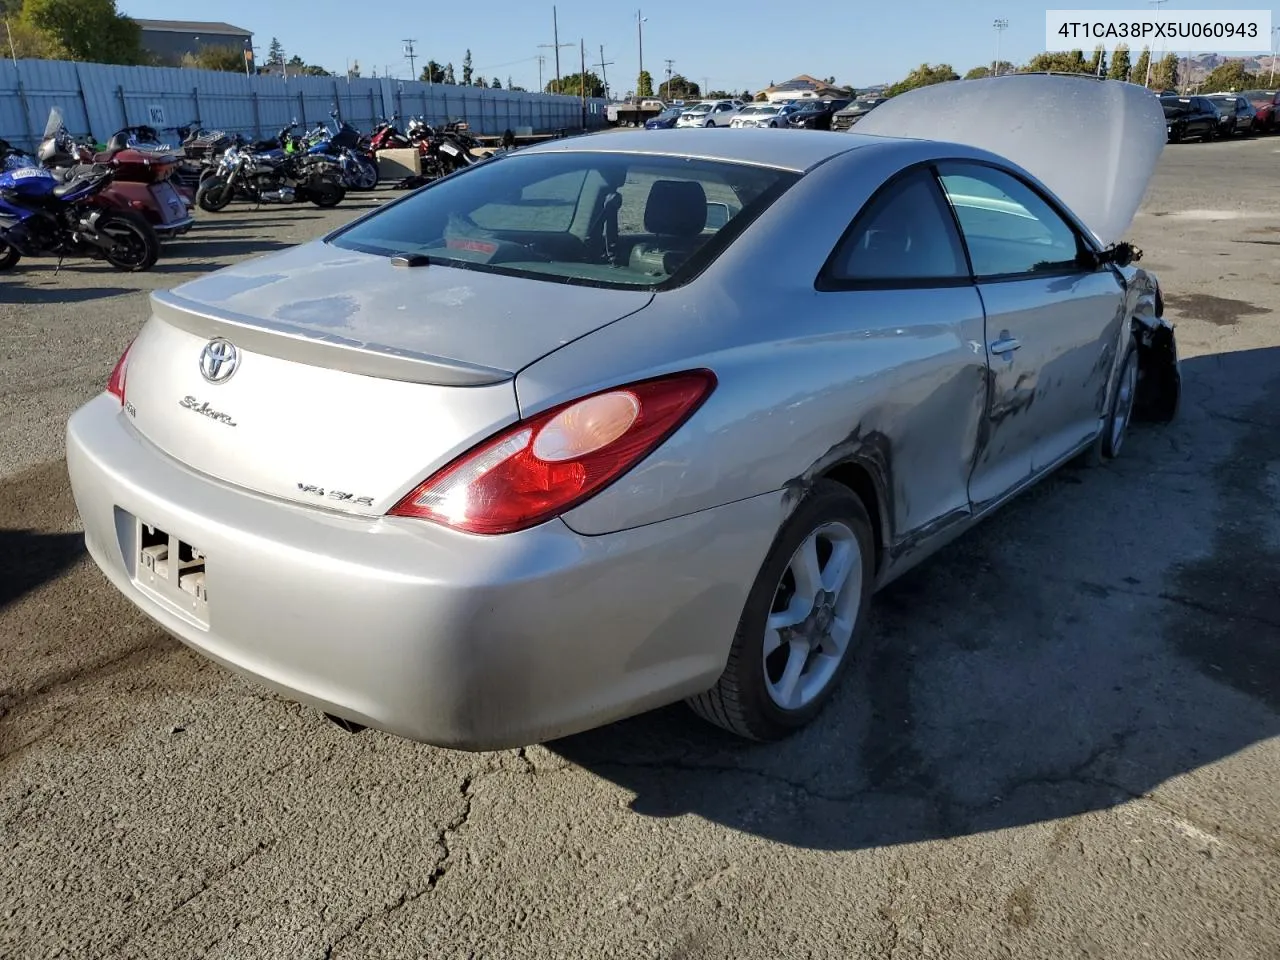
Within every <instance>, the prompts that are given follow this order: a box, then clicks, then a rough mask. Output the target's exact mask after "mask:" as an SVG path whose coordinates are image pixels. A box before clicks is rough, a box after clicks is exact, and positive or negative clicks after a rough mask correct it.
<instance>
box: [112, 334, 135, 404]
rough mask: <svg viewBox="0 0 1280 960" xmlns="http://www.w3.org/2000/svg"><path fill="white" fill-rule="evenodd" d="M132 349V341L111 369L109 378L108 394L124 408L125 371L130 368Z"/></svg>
mask: <svg viewBox="0 0 1280 960" xmlns="http://www.w3.org/2000/svg"><path fill="white" fill-rule="evenodd" d="M132 349H133V341H132V340H130V341H129V345H128V346H127V347H125V348H124V353H122V354H120V359H119V360H117V361H116V365H115V366H114V367H113V368H112V369H111V376H110V377H108V378H107V393H109V394H111V395H112V396H113V397H116V398H118V399H119V400H120V405H121V406H124V377H125V369H126V368H127V367H128V366H129V351H130V350H132Z"/></svg>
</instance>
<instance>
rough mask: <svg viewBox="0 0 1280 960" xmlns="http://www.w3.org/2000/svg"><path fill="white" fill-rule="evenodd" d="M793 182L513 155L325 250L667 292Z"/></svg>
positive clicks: (718, 169) (664, 161)
mask: <svg viewBox="0 0 1280 960" xmlns="http://www.w3.org/2000/svg"><path fill="white" fill-rule="evenodd" d="M797 179H799V175H798V174H796V173H792V172H790V171H786V170H777V169H774V168H771V167H759V166H751V165H747V164H741V163H730V162H725V161H716V160H701V159H687V158H683V157H663V156H645V155H642V154H628V153H609V152H590V151H583V152H573V151H564V152H560V151H557V152H554V153H524V154H521V153H514V154H511V155H509V156H506V157H503V158H500V159H494V160H489V161H486V162H484V163H482V164H479V165H478V166H475V167H472V168H470V169H467V170H464V171H463V172H461V173H458V174H455V175H453V176H450V177H445V178H444V179H442V180H439V181H437V182H435V183H433V184H431V185H429V186H427V187H424V188H422V189H421V190H420V191H418V192H416V193H413V194H411V195H409V196H408V197H406V198H405V199H403V200H400V201H397V202H395V203H393V204H391V205H389V206H387V207H386V208H384V209H382V210H380V211H378V212H377V213H374V214H372V215H371V216H369V217H367V218H365V219H363V220H360V221H357V222H356V223H354V224H352V225H351V226H349V227H347V228H346V229H343V230H339V231H338V232H337V233H335V234H333V235H331V236H330V237H329V238H328V242H330V243H333V244H334V245H335V246H338V247H343V248H347V249H351V250H358V251H361V252H363V253H371V254H374V255H376V256H387V257H391V256H396V255H398V254H418V255H424V256H426V257H427V258H428V262H429V263H430V264H432V265H440V266H446V267H456V268H461V269H471V270H483V271H487V272H492V273H505V274H510V275H514V276H527V277H531V278H536V279H543V280H554V281H559V282H562V283H577V284H583V285H588V286H601V287H618V288H626V289H657V288H666V287H671V286H678V285H679V284H680V283H683V282H685V281H686V280H687V279H689V278H691V277H692V276H693V275H695V274H696V273H697V272H698V271H700V270H701V269H703V268H704V267H705V266H706V265H707V264H708V263H710V262H711V260H713V259H714V258H715V257H716V256H718V255H719V253H720V252H721V251H723V250H724V249H725V248H726V247H727V246H728V245H729V243H731V242H732V240H733V238H734V237H735V236H737V235H738V234H739V233H740V232H741V231H742V230H743V229H745V228H746V226H747V225H748V224H749V223H750V222H751V221H752V220H753V219H755V218H756V217H757V216H759V215H760V213H762V212H763V211H764V210H765V209H766V208H767V207H768V206H769V204H771V203H772V202H773V201H774V200H776V199H777V198H778V197H779V196H780V195H781V194H782V193H783V192H784V191H785V190H786V189H787V188H788V187H790V186H791V184H793V183H795V181H796V180H797Z"/></svg>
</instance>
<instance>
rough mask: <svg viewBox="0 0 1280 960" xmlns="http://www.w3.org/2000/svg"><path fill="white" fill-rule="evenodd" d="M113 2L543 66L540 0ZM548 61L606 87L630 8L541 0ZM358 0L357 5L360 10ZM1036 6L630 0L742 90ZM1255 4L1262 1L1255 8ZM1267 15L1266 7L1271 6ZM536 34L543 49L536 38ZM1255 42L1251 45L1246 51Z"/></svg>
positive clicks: (725, 84)
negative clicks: (601, 77) (369, 4)
mask: <svg viewBox="0 0 1280 960" xmlns="http://www.w3.org/2000/svg"><path fill="white" fill-rule="evenodd" d="M117 6H118V8H119V10H120V11H121V12H122V13H125V14H128V15H129V16H132V17H137V18H140V19H154V20H161V19H170V20H176V19H191V20H212V19H217V20H219V21H223V22H226V23H230V24H233V25H235V26H238V27H242V28H244V29H246V30H249V31H251V32H252V33H253V34H254V47H255V50H256V51H257V55H258V58H259V61H260V62H261V61H262V60H263V59H264V58H265V56H266V51H267V47H268V45H269V44H270V42H271V38H272V37H278V38H279V40H280V42H281V44H282V45H283V46H284V48H285V52H286V55H287V56H292V55H294V54H297V55H298V56H300V57H302V58H303V60H305V61H306V62H308V63H316V64H319V65H320V66H323V67H325V68H326V69H328V70H330V71H332V72H336V73H345V71H346V69H347V64H348V62H349V61H358V63H359V66H360V71H361V74H362V75H363V76H366V77H367V76H371V75H372V74H373V73H374V71H375V70H376V72H377V74H378V76H384V75H386V73H387V72H388V71H390V74H391V76H393V77H396V78H398V79H410V77H409V63H408V61H407V60H406V59H405V57H404V49H403V48H404V44H403V43H402V40H405V39H413V40H415V41H416V43H415V44H414V47H415V52H416V53H417V61H416V63H417V68H416V69H417V71H418V72H421V69H422V65H423V64H424V63H425V62H426V61H427V60H428V59H434V60H437V61H438V62H440V63H442V64H443V63H447V62H452V63H453V65H454V68H455V71H457V72H458V73H461V69H462V58H463V56H464V54H465V52H466V50H467V49H468V48H469V49H470V50H471V56H472V64H473V66H474V68H475V72H476V74H477V75H480V76H485V77H494V76H496V77H498V79H499V80H500V81H501V83H502V84H503V86H506V84H507V78H508V77H510V78H511V80H512V81H513V82H514V83H515V84H516V85H517V86H522V87H525V88H527V89H530V90H533V89H537V87H538V77H539V72H538V61H537V57H538V55H539V54H542V55H544V56H545V57H546V61H545V64H544V65H543V67H542V78H543V81H544V82H545V81H547V80H550V79H552V78H553V77H554V76H555V56H554V54H555V50H554V49H552V40H553V20H552V7H553V5H552V4H551V3H541V2H539V0H471V2H468V3H462V2H456V3H432V4H430V5H428V4H425V3H422V2H421V0H417V2H412V3H409V2H403V0H401V2H390V3H388V2H383V3H379V4H377V5H376V7H373V8H361V7H359V6H358V5H356V6H353V5H352V4H351V3H350V2H349V0H307V2H306V3H305V4H304V3H302V2H299V0H275V2H274V3H270V4H268V3H264V2H262V0H221V2H219V3H217V4H214V5H212V6H211V5H209V4H200V5H198V6H197V5H196V4H195V3H191V2H190V0H187V2H185V3H183V2H179V3H174V2H173V0H117ZM554 6H555V11H556V19H557V20H558V23H559V34H560V43H561V44H568V45H569V46H566V47H564V49H562V50H561V51H560V70H561V73H562V74H570V73H576V72H577V71H578V70H579V64H580V62H581V59H580V54H579V40H581V41H582V42H583V43H584V44H585V46H586V61H587V68H588V69H589V70H594V71H595V72H596V73H597V74H599V73H600V72H601V71H600V68H599V66H598V64H599V62H600V59H601V54H600V48H601V45H603V47H604V60H605V64H606V65H605V67H604V73H605V76H606V79H607V80H608V82H609V87H610V90H611V92H613V93H615V94H622V93H626V92H627V91H630V90H633V89H634V88H635V81H636V76H637V74H638V72H639V42H638V41H639V37H638V35H637V34H638V31H637V22H636V21H637V8H636V7H634V6H629V7H623V6H622V5H620V4H610V5H606V4H601V3H599V2H598V0H596V2H588V0H562V2H558V3H556V4H555V5H554ZM1053 8H1054V9H1091V10H1151V9H1152V6H1151V3H1150V2H1149V0H1129V2H1127V3H1125V2H1121V3H1108V2H1104V0H1087V2H1084V3H1075V4H1072V3H1067V2H1061V0H1059V2H1055V3H1054V4H1053ZM1257 8H1259V7H1258V6H1257V5H1250V4H1248V3H1245V2H1240V0H1235V2H1232V0H1226V2H1216V3H1215V2H1212V0H1168V2H1167V3H1166V4H1165V6H1164V8H1163V9H1165V10H1167V11H1170V10H1174V9H1196V10H1207V9H1224V10H1231V9H1235V10H1238V9H1257ZM365 9H368V15H366V14H365ZM1046 9H1047V7H1046V6H1044V5H1037V4H1029V3H1026V2H1025V0H996V2H987V0H963V2H960V0H950V2H946V0H894V2H892V3H889V4H885V5H883V6H882V7H881V9H880V10H877V9H876V7H875V6H874V5H871V4H867V5H858V6H855V5H853V4H848V5H847V6H845V10H846V11H847V12H840V7H839V6H836V7H829V6H823V5H821V4H820V5H818V6H817V7H813V8H806V7H803V6H802V7H799V8H795V12H794V15H793V14H792V13H791V12H789V10H788V8H786V7H785V6H784V5H780V4H779V3H778V2H777V0H737V2H735V3H734V4H733V5H732V6H729V5H728V4H724V3H714V4H713V3H710V2H699V0H680V2H676V0H648V2H644V3H642V4H641V5H640V10H639V15H640V16H643V17H644V18H646V19H645V22H644V23H643V25H642V27H641V29H642V31H643V33H642V36H643V43H644V67H645V69H647V70H648V71H649V72H650V73H652V74H653V76H654V78H655V83H660V82H661V81H662V80H663V79H664V77H665V76H666V63H665V60H666V58H671V59H672V60H673V61H674V65H673V68H672V69H673V72H674V73H679V74H683V75H684V76H686V77H688V78H689V79H690V80H694V81H696V82H697V83H699V84H702V83H704V81H705V82H706V83H708V84H709V85H710V86H709V88H708V89H711V90H732V91H735V92H740V91H742V90H751V91H756V90H759V89H761V88H763V87H765V86H767V85H768V84H770V83H773V82H777V83H781V82H782V81H784V80H788V79H790V78H791V77H794V76H797V75H799V74H802V73H805V74H809V75H811V76H815V77H820V78H825V77H829V76H834V77H835V78H836V81H837V82H838V83H841V84H852V85H854V86H855V87H857V86H870V85H872V84H876V83H885V82H893V81H895V80H898V79H901V78H902V77H903V76H905V75H906V74H907V73H908V72H909V71H910V70H911V69H912V68H913V67H916V66H918V65H920V64H921V63H923V62H928V63H932V64H937V63H950V64H951V66H952V67H953V68H955V69H956V70H957V71H959V72H960V73H961V74H964V73H965V72H966V71H967V70H969V69H970V68H972V67H975V66H979V65H982V64H987V65H989V64H990V63H991V62H992V60H993V59H994V58H995V55H996V31H995V29H994V28H993V25H992V24H993V21H994V20H996V19H997V18H1002V19H1005V20H1008V22H1009V26H1008V28H1007V29H1006V30H1005V31H1003V33H1002V34H1001V36H1000V58H1001V59H1002V60H1009V61H1011V62H1013V63H1022V62H1025V61H1026V60H1028V59H1030V58H1031V57H1032V56H1034V55H1035V54H1037V53H1039V52H1041V51H1042V50H1043V49H1044V43H1045V40H1044V37H1045V13H1044V12H1045V10H1046ZM1262 9H1265V8H1262ZM1272 20H1273V23H1274V24H1275V25H1277V26H1280V16H1277V14H1276V13H1275V11H1272ZM541 44H546V45H547V46H546V47H545V48H540V45H541ZM1259 52H1264V51H1263V50H1260V51H1259Z"/></svg>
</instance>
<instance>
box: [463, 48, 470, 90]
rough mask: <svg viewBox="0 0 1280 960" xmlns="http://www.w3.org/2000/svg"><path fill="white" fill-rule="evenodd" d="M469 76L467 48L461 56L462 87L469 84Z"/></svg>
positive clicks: (468, 53)
mask: <svg viewBox="0 0 1280 960" xmlns="http://www.w3.org/2000/svg"><path fill="white" fill-rule="evenodd" d="M471 76H472V71H471V51H470V50H468V51H467V53H466V55H465V56H464V57H463V58H462V85H463V86H464V87H469V86H471Z"/></svg>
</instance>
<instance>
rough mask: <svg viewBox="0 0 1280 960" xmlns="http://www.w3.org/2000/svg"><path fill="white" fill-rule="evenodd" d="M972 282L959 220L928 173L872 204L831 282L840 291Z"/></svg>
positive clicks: (832, 268) (842, 250) (829, 275)
mask: <svg viewBox="0 0 1280 960" xmlns="http://www.w3.org/2000/svg"><path fill="white" fill-rule="evenodd" d="M968 277H969V268H968V265H967V263H966V262H965V257H964V249H963V247H962V246H961V244H960V238H959V236H958V235H957V233H956V227H955V221H954V220H953V219H952V217H951V213H950V211H949V210H948V209H947V207H946V201H945V200H944V199H943V197H942V194H941V193H940V191H939V189H938V184H937V181H936V180H935V179H934V178H933V175H932V174H931V173H930V172H929V171H928V170H926V169H923V168H922V169H920V170H917V171H914V172H912V173H909V174H907V175H906V176H905V177H903V178H902V179H900V180H897V181H895V182H894V183H891V184H890V185H889V186H887V187H886V188H885V189H883V190H881V191H880V193H879V194H878V195H876V196H875V197H873V198H872V199H871V200H870V201H869V203H868V204H867V206H866V207H865V208H864V209H863V211H862V212H861V213H859V215H858V217H857V219H856V220H855V221H854V226H853V230H852V231H851V232H850V233H849V234H848V235H847V236H846V237H845V238H844V240H842V241H841V243H840V246H839V247H837V248H836V251H835V254H834V255H833V256H832V258H831V260H830V261H829V265H828V268H827V271H826V280H827V281H828V282H834V283H835V284H836V285H837V286H840V285H844V284H852V285H867V284H872V285H876V286H881V285H888V286H895V285H899V284H901V285H903V286H913V285H916V284H919V283H925V282H929V281H934V282H944V283H945V282H955V281H957V280H959V281H967V280H968Z"/></svg>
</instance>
